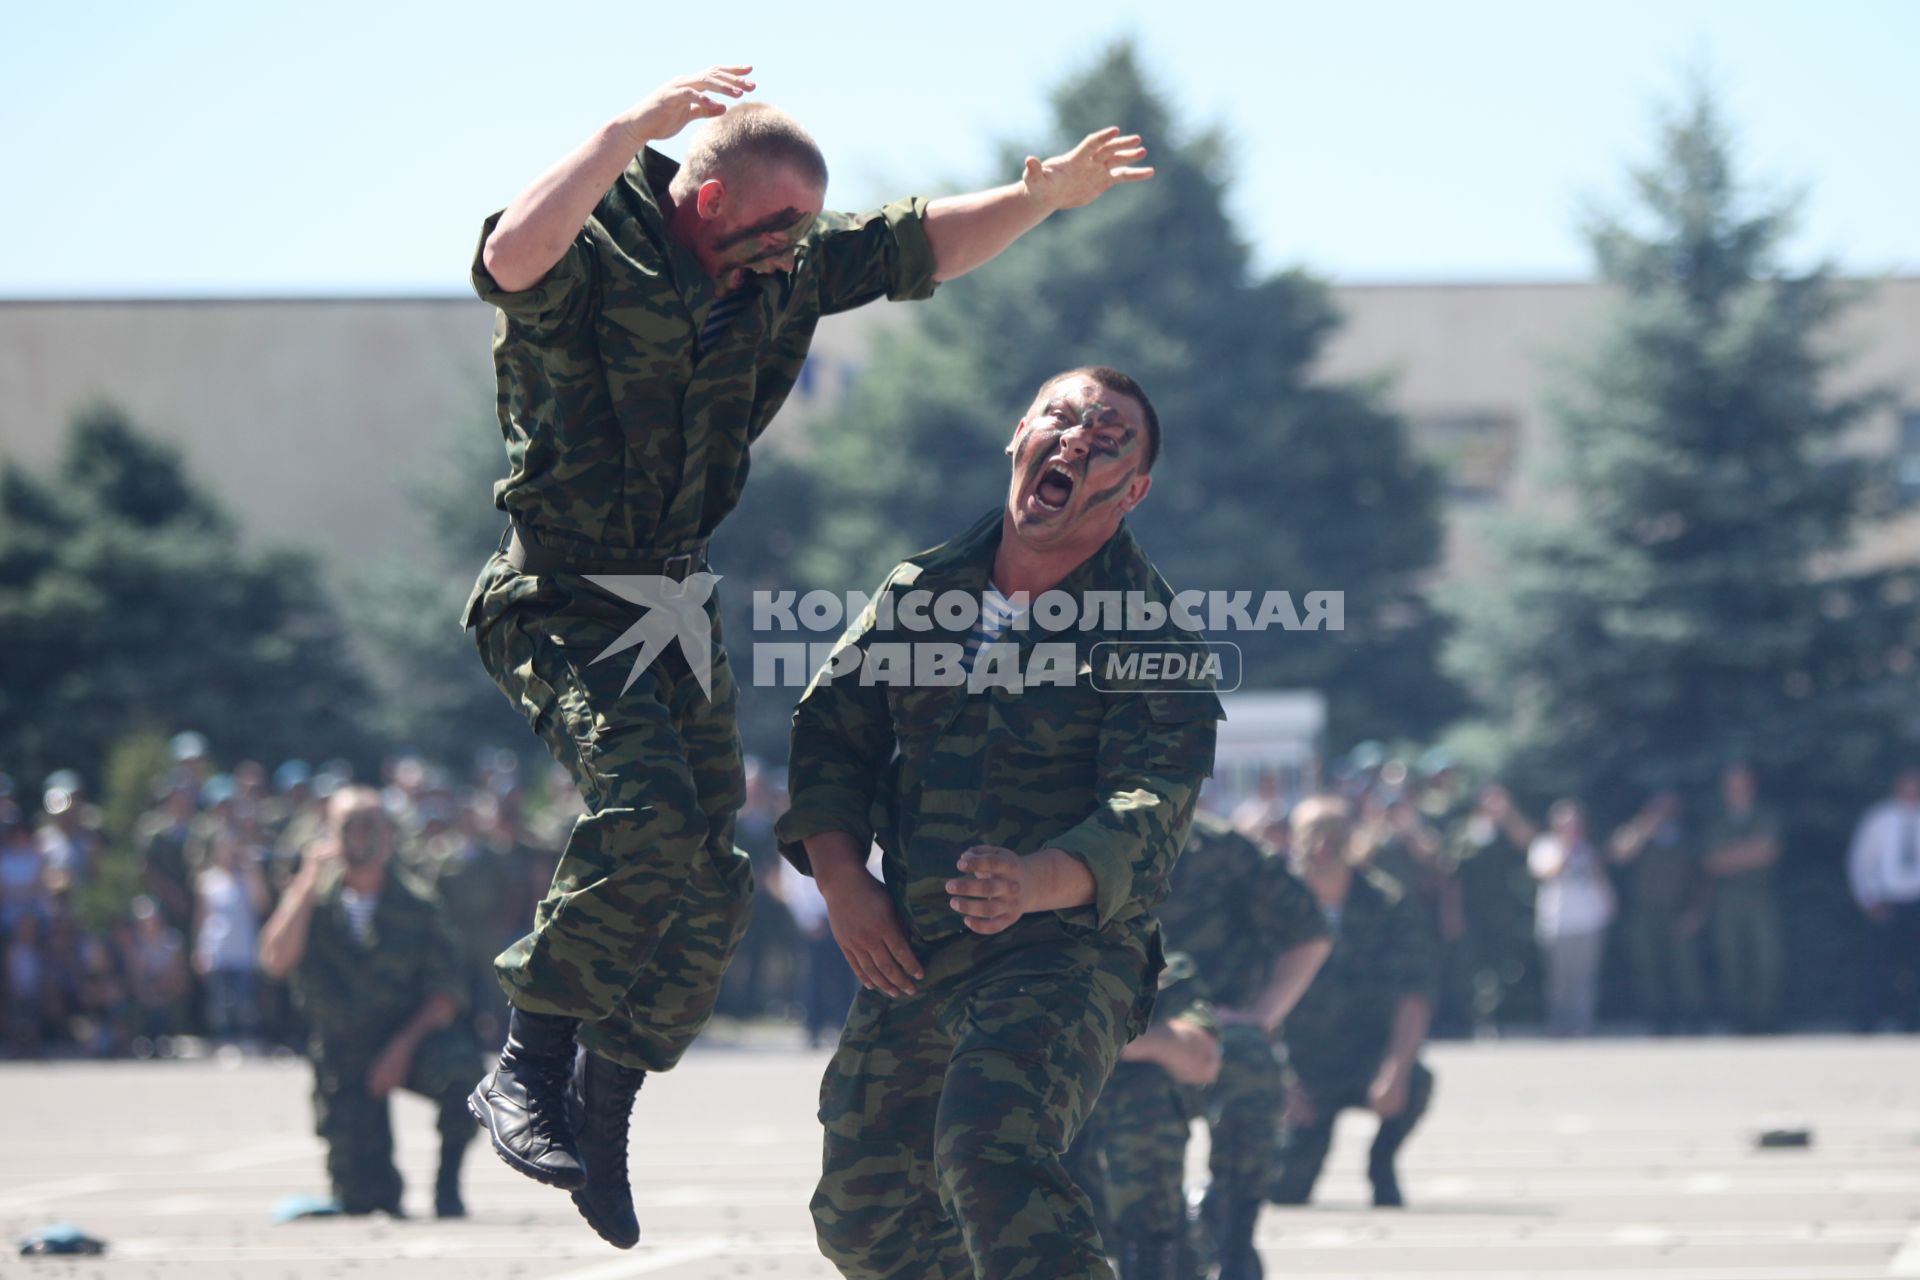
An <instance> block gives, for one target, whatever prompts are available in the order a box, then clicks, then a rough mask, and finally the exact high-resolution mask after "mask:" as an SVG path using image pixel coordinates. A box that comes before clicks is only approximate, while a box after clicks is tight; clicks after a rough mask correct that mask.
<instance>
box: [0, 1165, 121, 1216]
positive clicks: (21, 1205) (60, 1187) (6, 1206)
mask: <svg viewBox="0 0 1920 1280" xmlns="http://www.w3.org/2000/svg"><path fill="white" fill-rule="evenodd" d="M119 1185H120V1180H119V1179H118V1178H114V1177H110V1176H108V1175H107V1174H104V1173H89V1174H84V1175H82V1176H81V1177H78V1178H63V1179H61V1180H60V1181H59V1182H48V1183H44V1184H42V1185H41V1186H38V1187H35V1188H33V1190H31V1191H15V1192H13V1193H12V1194H10V1195H0V1213H18V1212H20V1211H22V1210H25V1209H38V1208H39V1207H40V1206H42V1205H45V1204H52V1203H54V1202H56V1201H59V1200H64V1199H66V1198H68V1197H70V1196H92V1195H99V1194H100V1193H101V1192H102V1191H112V1190H114V1189H115V1188H117V1187H118V1186H119Z"/></svg>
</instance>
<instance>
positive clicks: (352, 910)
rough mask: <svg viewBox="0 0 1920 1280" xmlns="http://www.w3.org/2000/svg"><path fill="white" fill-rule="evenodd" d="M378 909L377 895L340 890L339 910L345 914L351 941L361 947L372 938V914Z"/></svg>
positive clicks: (378, 896)
mask: <svg viewBox="0 0 1920 1280" xmlns="http://www.w3.org/2000/svg"><path fill="white" fill-rule="evenodd" d="M379 908H380V895H379V894H377V893H361V892H360V891H359V890H358V889H348V888H344V887H343V888H342V889H341V890H340V909H341V910H342V911H345V912H346V913H347V927H348V928H350V929H352V930H353V940H354V941H355V942H357V943H359V944H360V945H361V946H363V947H364V946H366V945H367V943H368V942H369V941H370V940H371V939H372V937H373V913H374V912H375V911H377V910H379Z"/></svg>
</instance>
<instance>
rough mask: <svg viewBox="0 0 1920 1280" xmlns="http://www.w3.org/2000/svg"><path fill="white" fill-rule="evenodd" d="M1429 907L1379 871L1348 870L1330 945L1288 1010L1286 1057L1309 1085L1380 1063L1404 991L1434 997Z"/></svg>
mask: <svg viewBox="0 0 1920 1280" xmlns="http://www.w3.org/2000/svg"><path fill="white" fill-rule="evenodd" d="M1432 915H1433V913H1432V912H1430V911H1425V910H1422V909H1421V905H1420V903H1419V902H1418V901H1417V900H1415V899H1414V897H1413V896H1412V895H1411V894H1409V893H1407V892H1406V891H1405V890H1404V889H1403V888H1401V886H1400V884H1399V882H1398V881H1395V880H1393V879H1391V878H1390V877H1388V876H1387V875H1385V874H1384V873H1382V872H1380V871H1378V870H1375V869H1373V868H1370V867H1363V868H1360V869H1357V870H1356V871H1355V872H1354V873H1353V884H1352V887H1351V888H1349V889H1348V891H1347V900H1346V903H1345V904H1344V905H1343V906H1342V907H1341V909H1340V913H1339V918H1338V920H1337V921H1335V922H1334V926H1333V952H1332V954H1330V955H1329V956H1328V957H1327V962H1326V963H1325V964H1324V965H1322V966H1321V967H1320V972H1319V974H1318V975H1317V976H1316V977H1315V978H1314V980H1313V985H1312V986H1310V987H1308V988H1307V993H1306V994H1305V995H1304V996H1302V997H1300V1003H1299V1004H1297V1005H1295V1006H1294V1009H1293V1012H1292V1013H1290V1014H1288V1015H1287V1021H1286V1024H1285V1026H1284V1027H1283V1028H1282V1029H1281V1034H1282V1035H1283V1036H1284V1037H1285V1039H1286V1043H1287V1064H1288V1066H1289V1068H1290V1069H1291V1070H1292V1071H1293V1073H1294V1074H1295V1075H1297V1076H1298V1077H1299V1078H1300V1079H1301V1080H1302V1081H1304V1082H1305V1083H1306V1085H1307V1087H1308V1088H1309V1089H1314V1088H1316V1087H1318V1088H1338V1087H1341V1086H1344V1085H1345V1084H1347V1083H1348V1082H1350V1081H1352V1080H1353V1079H1354V1078H1355V1077H1356V1076H1362V1075H1371V1074H1372V1073H1373V1072H1375V1071H1377V1070H1379V1067H1380V1059H1381V1058H1382V1057H1383V1056H1384V1055H1385V1054H1386V1051H1387V1042H1388V1040H1389V1038H1390V1037H1391V1035H1392V1031H1393V1019H1394V1014H1395V1012H1396V1011H1397V1010H1398V1009H1399V1007H1400V1001H1401V998H1402V997H1405V996H1422V997H1425V998H1426V999H1428V1000H1431V999H1432V998H1433V988H1434V980H1435V974H1434V968H1435V964H1436V962H1437V960H1438V955H1439V953H1438V950H1437V939H1436V938H1435V936H1434V928H1433V919H1432Z"/></svg>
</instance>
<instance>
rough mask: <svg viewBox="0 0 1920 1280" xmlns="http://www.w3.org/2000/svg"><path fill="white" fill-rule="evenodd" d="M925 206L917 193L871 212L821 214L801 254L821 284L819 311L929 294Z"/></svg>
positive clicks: (931, 287)
mask: <svg viewBox="0 0 1920 1280" xmlns="http://www.w3.org/2000/svg"><path fill="white" fill-rule="evenodd" d="M926 212H927V202H926V200H925V199H924V198H922V197H920V196H915V197H913V198H912V199H910V200H898V201H895V202H894V203H893V204H890V205H887V206H886V207H885V208H882V209H877V210H875V211H874V212H872V213H861V214H852V213H823V214H821V215H820V219H819V221H818V222H817V223H816V224H815V226H814V229H813V231H812V232H811V233H810V234H809V235H808V237H807V241H806V253H805V255H804V257H803V261H804V262H805V264H806V269H807V270H809V271H810V272H811V273H812V274H813V276H814V279H815V282H816V288H817V289H818V290H819V298H820V311H821V314H823V315H832V314H833V313H835V312H838V311H851V310H852V309H853V308H855V307H861V306H865V305H866V304H867V303H869V302H874V301H877V300H878V299H880V298H886V299H888V300H890V301H893V302H917V301H919V300H921V299H923V298H931V297H932V296H933V291H934V288H935V282H934V278H933V271H934V266H933V244H932V242H930V241H929V240H928V239H927V227H926Z"/></svg>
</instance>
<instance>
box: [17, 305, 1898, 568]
mask: <svg viewBox="0 0 1920 1280" xmlns="http://www.w3.org/2000/svg"><path fill="white" fill-rule="evenodd" d="M1335 294H1336V297H1337V299H1338V302H1339V304H1340V306H1341V308H1342V310H1343V311H1344V312H1345V314H1346V317H1347V323H1346V324H1345V326H1344V327H1343V328H1342V329H1341V330H1340V331H1339V333H1338V335H1337V337H1336V338H1335V339H1334V341H1333V342H1332V344H1331V345H1330V347H1329V349H1328V351H1327V353H1326V357H1325V360H1324V362H1323V370H1322V371H1323V373H1324V374H1325V375H1326V376H1329V377H1333V378H1340V379H1349V378H1368V377H1375V376H1386V377H1388V378H1390V379H1391V391H1390V393H1389V400H1390V401H1391V403H1392V404H1393V405H1394V406H1395V407H1396V408H1397V409H1398V410H1399V411H1400V412H1401V413H1402V414H1404V415H1405V417H1406V418H1407V420H1408V421H1409V423H1410V424H1411V425H1412V428H1413V432H1414V437H1415V440H1416V442H1417V443H1418V445H1419V447H1421V448H1422V449H1425V450H1427V451H1428V452H1429V453H1430V454H1431V455H1433V456H1435V457H1436V458H1438V459H1439V460H1440V461H1441V462H1442V463H1443V465H1444V466H1445V468H1446V471H1447V474H1448V476H1449V480H1450V495H1451V496H1450V504H1449V510H1450V514H1451V517H1452V518H1451V519H1450V521H1449V544H1448V550H1447V559H1446V570H1445V571H1446V573H1447V574H1448V575H1449V576H1453V577H1465V576H1472V575H1474V574H1476V573H1478V572H1481V571H1483V570H1484V568H1485V567H1486V558H1485V553H1484V550H1483V548H1482V547H1481V546H1480V544H1479V543H1478V541H1477V540H1476V539H1475V537H1474V535H1473V525H1474V517H1475V515H1476V514H1477V513H1480V512H1484V511H1488V510H1493V509H1497V508H1499V507H1501V506H1504V505H1507V504H1515V503H1518V504H1525V505H1539V504H1546V503H1551V502H1553V501H1554V500H1555V495H1554V494H1553V493H1551V492H1548V491H1545V490H1543V489H1541V488H1540V486H1539V485H1538V483H1537V482H1536V480H1535V478H1534V476H1533V468H1532V467H1531V465H1530V464H1531V463H1532V462H1534V461H1536V460H1538V459H1539V458H1540V456H1541V455H1542V452H1543V450H1544V449H1545V448H1546V447H1547V445H1548V442H1549V440H1550V430H1549V419H1548V416H1547V412H1546V407H1545V405H1544V403H1543V397H1544V393H1545V390H1546V388H1547V385H1548V383H1549V381H1550V379H1551V376H1552V370H1553V367H1554V362H1555V361H1556V360H1559V359H1563V358H1566V357H1570V356H1573V355H1576V354H1577V353H1578V352H1579V351H1580V350H1581V348H1582V345H1583V343H1584V341H1585V340H1586V339H1587V338H1588V337H1589V335H1591V334H1592V333H1593V332H1594V331H1595V330H1596V329H1597V327H1598V326H1599V325H1600V324H1601V323H1603V321H1604V317H1605V309H1606V307H1607V304H1608V303H1607V296H1606V293H1605V291H1604V290H1603V289H1601V288H1600V287H1599V286H1596V285H1592V284H1539V285H1472V284H1466V285H1448V284H1436V285H1386V286H1361V287H1346V288H1340V289H1336V290H1335ZM907 314H908V312H907V310H906V309H905V308H898V307H886V306H876V307H868V308H865V309H863V310H861V311H857V312H853V313H851V314H849V315H845V316H836V317H831V318H829V319H828V320H827V321H826V322H825V323H824V324H823V325H822V326H821V329H820V336H819V339H818V341H817V343H816V344H815V347H814V351H813V357H812V360H811V362H810V364H809V367H808V370H807V375H806V377H805V379H804V380H803V382H802V384H801V385H800V387H799V388H798V389H797V391H796V393H795V395H794V396H793V398H792V399H791V400H790V401H789V404H788V407H787V408H786V409H785V410H784V411H783V413H782V416H781V420H780V421H779V422H778V423H776V424H775V426H774V428H773V430H772V431H770V432H769V434H768V436H767V437H766V441H767V444H768V446H769V447H779V444H780V442H781V441H782V440H792V439H795V438H798V437H800V436H802V435H803V434H804V432H805V430H806V424H807V421H808V419H809V418H810V417H813V416H814V415H817V414H819V413H821V412H823V411H824V410H825V409H826V408H828V407H829V406H831V404H832V403H833V402H834V400H835V399H836V398H837V397H838V396H839V395H840V394H841V393H842V392H843V391H844V389H845V388H846V386H847V385H849V383H850V382H851V381H852V380H853V379H854V378H856V377H858V376H859V372H860V370H861V368H862V367H863V366H864V364H865V362H866V359H867V352H868V350H869V348H870V347H871V344H872V337H873V334H874V332H875V331H876V329H877V328H878V327H879V326H883V325H888V324H897V323H901V322H902V320H903V319H904V317H905V316H906V315H907ZM491 325H492V313H491V311H490V309H489V308H487V307H485V306H483V305H482V304H480V303H479V302H477V301H474V300H472V299H466V298H412V299H408V298H390V299H258V300H194V301H134V302H125V301H118V302H116V301H98V302H95V301H88V302H72V301H21V302H0V459H4V460H7V461H11V462H18V463H24V464H27V465H43V464H45V463H46V462H48V461H50V460H51V459H52V458H53V457H55V456H56V455H57V453H58V450H59V446H60V439H61V436H62V434H63V432H64V429H65V426H66V423H67V422H68V420H69V419H70V418H71V417H72V415H73V414H74V412H75V411H76V410H77V409H79V408H81V407H83V406H85V405H87V404H89V403H92V402H99V401H110V402H112V403H114V404H117V405H118V406H120V407H121V408H122V409H124V410H125V411H127V413H128V414H129V415H130V416H131V417H132V418H133V420H134V421H136V422H137V423H139V424H141V425H142V426H144V427H146V428H147V429H149V430H152V431H155V432H157V433H159V434H161V435H162V436H164V437H166V438H168V439H170V440H172V441H174V442H175V443H177V444H178V445H179V446H180V447H181V448H182V449H183V450H184V451H185V454H186V456H187V458H188V460H189V463H190V465H191V466H192V468H193V470H194V471H195V473H196V474H197V475H199V476H200V477H201V478H202V479H203V480H205V481H206V482H207V483H209V484H210V485H212V486H213V487H214V488H216V489H217V490H218V491H219V492H220V494H221V495H222V496H223V498H224V500H225V502H226V503H227V505H228V506H229V508H230V509H231V510H232V511H233V512H234V513H235V514H236V516H237V517H238V518H239V520H240V522H241V524H242V525H243V527H244V528H246V529H247V530H248V532H249V533H250V534H251V535H253V536H255V537H257V538H260V539H264V540H272V541H295V542H301V543H308V544H312V545H314V546H315V547H316V548H317V549H318V550H320V551H321V552H322V553H323V554H325V555H327V556H329V557H332V558H335V559H336V560H344V561H357V560H363V559H365V558H367V557H373V556H379V555H381V554H384V553H392V554H402V555H404V554H405V551H406V548H408V547H409V546H411V545H414V544H415V543H416V542H417V541H418V539H420V537H421V536H422V535H423V532H424V520H423V517H422V514H421V513H420V511H419V510H418V509H417V503H416V501H415V499H414V497H413V493H414V486H415V484H416V483H417V482H418V481H419V480H420V479H421V478H422V477H424V476H426V475H428V474H430V473H431V472H432V471H433V470H434V468H435V467H436V465H444V455H445V454H446V453H447V452H448V451H450V450H455V449H460V448H462V447H489V446H488V445H478V444H477V441H479V440H485V441H487V442H493V441H495V440H497V436H496V434H495V427H494V425H493V420H492V416H493V381H492V374H491V365H490V361H489V357H488V339H489V333H490V329H491ZM1845 341H1846V343H1847V345H1848V348H1849V349H1850V350H1851V351H1853V352H1854V353H1855V358H1854V359H1853V360H1852V361H1851V362H1850V363H1849V364H1848V366H1847V368H1846V370H1845V373H1844V375H1843V376H1842V379H1841V382H1840V385H1839V387H1838V388H1836V389H1839V390H1852V389H1855V388H1858V387H1861V386H1865V385H1884V386H1888V387H1890V388H1892V389H1893V391H1894V392H1895V396H1896V399H1897V404H1896V406H1895V407H1894V408H1893V409H1891V410H1890V411H1888V412H1885V413H1882V414H1881V415H1879V416H1878V417H1877V418H1875V420H1874V421H1872V422H1871V423H1868V424H1866V426H1864V427H1863V428H1862V430H1861V432H1860V433H1859V435H1858V437H1857V439H1855V440H1854V441H1853V442H1852V444H1853V447H1857V448H1859V449H1861V450H1862V451H1864V452H1866V453H1869V454H1871V455H1872V456H1874V457H1876V458H1879V459H1883V460H1884V461H1885V464H1886V466H1887V467H1888V469H1889V472H1888V474H1889V481H1890V483H1892V484H1894V485H1895V486H1896V487H1897V488H1898V491H1899V492H1900V493H1901V494H1903V495H1904V498H1905V500H1906V503H1907V506H1906V507H1905V508H1904V509H1903V513H1902V514H1901V515H1900V516H1899V517H1898V518H1896V519H1895V520H1894V521H1893V522H1892V523H1891V524H1890V525H1888V526H1887V527H1885V528H1883V529H1880V530H1878V531H1876V533H1875V535H1874V537H1873V539H1872V540H1871V543H1870V545H1868V546H1866V547H1864V548H1863V549H1862V551H1861V555H1862V556H1863V557H1864V558H1870V559H1872V560H1876V561H1890V560H1900V561H1904V562H1920V277H1906V278H1898V279H1892V280H1886V281H1880V282H1877V283H1876V284H1874V285H1873V286H1872V287H1871V290H1870V292H1869V293H1868V295H1867V298H1866V300H1865V301H1864V302H1863V303H1862V304H1861V305H1860V306H1859V307H1858V308H1857V309H1856V310H1855V311H1854V312H1853V314H1852V316H1851V318H1850V320H1849V322H1848V330H1847V333H1846V335H1845ZM475 500H476V501H483V500H484V495H481V494H478V493H476V495H475Z"/></svg>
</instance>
